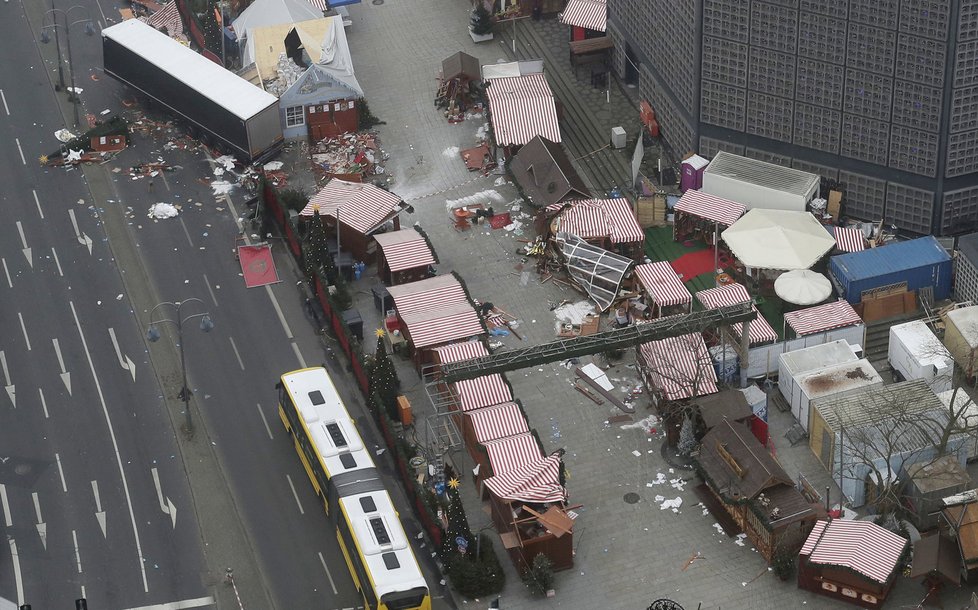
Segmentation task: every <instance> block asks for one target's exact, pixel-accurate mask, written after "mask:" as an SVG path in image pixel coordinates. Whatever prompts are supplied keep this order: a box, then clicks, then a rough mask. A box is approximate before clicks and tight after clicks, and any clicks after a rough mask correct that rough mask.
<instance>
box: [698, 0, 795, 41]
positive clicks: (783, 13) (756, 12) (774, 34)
mask: <svg viewBox="0 0 978 610" xmlns="http://www.w3.org/2000/svg"><path fill="white" fill-rule="evenodd" d="M679 4H690V3H682V2H681V3H679ZM797 41H798V10H797V9H794V8H787V7H783V6H776V5H774V4H768V3H767V2H758V1H757V0H754V1H753V2H751V7H750V43H751V44H752V45H757V46H761V47H764V48H766V49H774V50H775V51H783V52H785V53H794V52H795V49H796V47H797Z"/></svg>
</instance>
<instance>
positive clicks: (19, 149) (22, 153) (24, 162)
mask: <svg viewBox="0 0 978 610" xmlns="http://www.w3.org/2000/svg"><path fill="white" fill-rule="evenodd" d="M14 142H17V152H19V153H20V161H21V163H23V164H24V165H27V159H25V158H24V149H23V148H21V147H20V138H14Z"/></svg>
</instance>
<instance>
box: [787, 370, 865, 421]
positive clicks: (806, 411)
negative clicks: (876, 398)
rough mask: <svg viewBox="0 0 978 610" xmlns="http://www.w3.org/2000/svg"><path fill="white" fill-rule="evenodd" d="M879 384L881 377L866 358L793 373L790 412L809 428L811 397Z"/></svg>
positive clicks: (821, 396)
mask: <svg viewBox="0 0 978 610" xmlns="http://www.w3.org/2000/svg"><path fill="white" fill-rule="evenodd" d="M882 385H883V378H882V377H880V375H879V373H877V372H876V369H874V368H873V365H872V364H870V363H869V360H866V359H865V358H864V359H862V360H857V361H855V362H845V363H841V364H832V365H829V366H826V367H824V368H822V369H819V370H816V371H809V372H807V373H803V374H801V375H798V376H797V377H795V385H794V390H793V392H792V394H791V401H790V402H791V413H792V415H794V416H795V419H797V420H798V421H799V422H800V423H801V427H802V428H804V429H805V431H806V432H808V428H809V425H810V422H809V420H810V418H811V403H812V401H813V400H817V399H819V398H826V397H829V396H833V397H835V396H844V395H846V394H854V393H856V392H862V391H863V390H865V389H867V388H871V387H874V386H882Z"/></svg>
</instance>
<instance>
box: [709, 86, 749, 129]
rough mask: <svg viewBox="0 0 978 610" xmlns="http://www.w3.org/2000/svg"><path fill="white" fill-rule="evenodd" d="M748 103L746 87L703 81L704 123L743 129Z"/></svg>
mask: <svg viewBox="0 0 978 610" xmlns="http://www.w3.org/2000/svg"><path fill="white" fill-rule="evenodd" d="M746 104H747V91H746V90H745V89H741V88H739V87H731V86H729V85H723V84H721V83H714V82H711V81H706V80H705V81H703V88H702V91H701V92H700V120H701V121H703V122H704V123H709V124H711V125H716V126H718V127H728V128H730V129H736V130H738V131H743V130H744V115H745V107H746Z"/></svg>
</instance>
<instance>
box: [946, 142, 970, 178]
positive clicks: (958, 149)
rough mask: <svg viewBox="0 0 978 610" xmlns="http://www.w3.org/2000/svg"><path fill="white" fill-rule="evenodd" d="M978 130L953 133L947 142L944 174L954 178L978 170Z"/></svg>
mask: <svg viewBox="0 0 978 610" xmlns="http://www.w3.org/2000/svg"><path fill="white" fill-rule="evenodd" d="M976 142H978V130H975V131H962V132H960V133H952V134H951V135H950V137H949V138H948V142H947V160H946V161H945V163H944V176H945V177H947V178H953V177H954V176H963V175H964V174H970V173H972V172H978V146H975V143H976Z"/></svg>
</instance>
